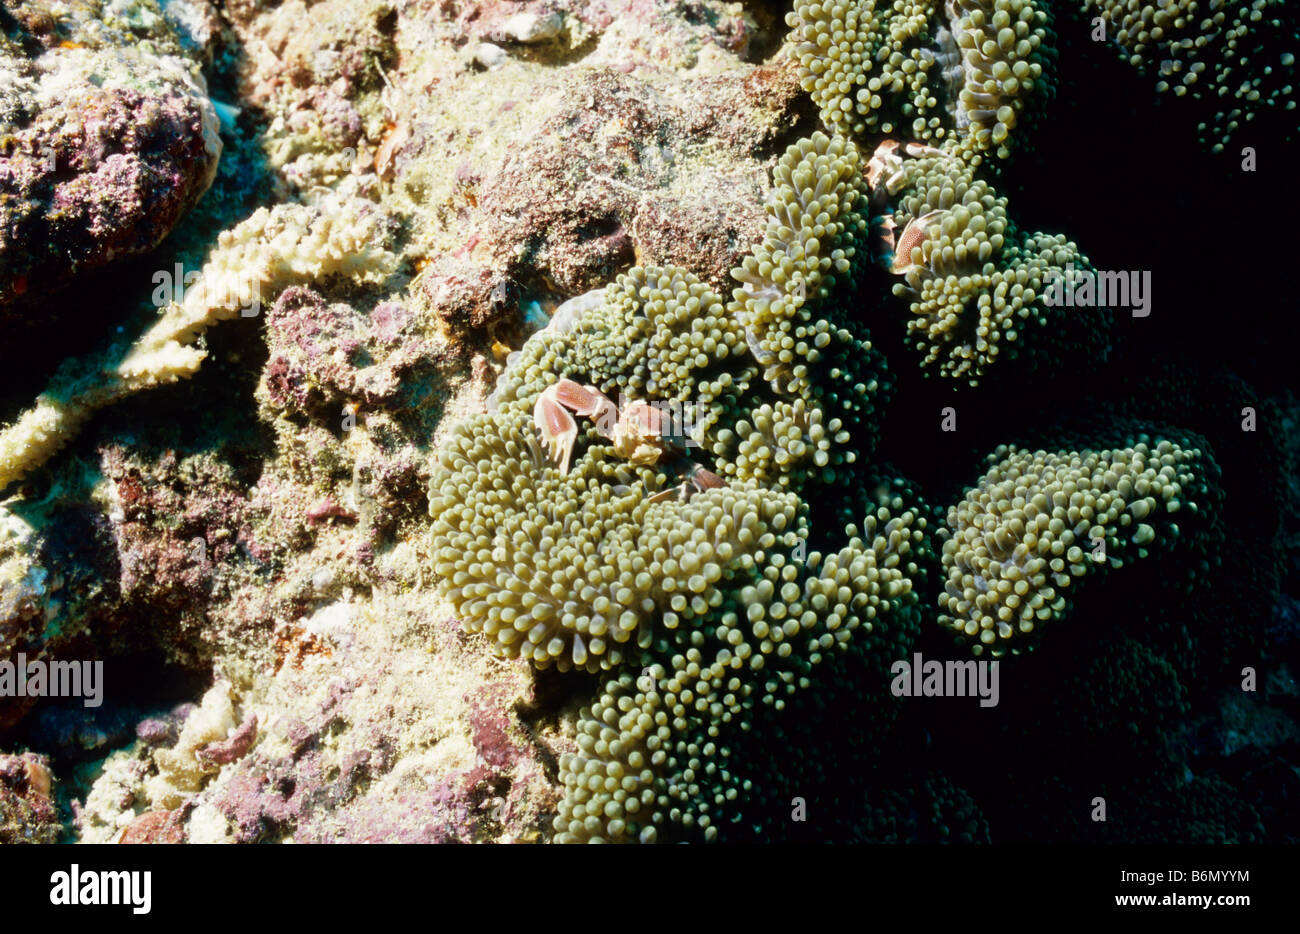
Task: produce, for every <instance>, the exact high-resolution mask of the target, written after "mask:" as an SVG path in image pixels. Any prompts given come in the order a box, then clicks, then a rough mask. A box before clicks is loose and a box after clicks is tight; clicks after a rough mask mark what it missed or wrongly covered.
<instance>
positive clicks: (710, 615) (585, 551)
mask: <svg viewBox="0 0 1300 934" xmlns="http://www.w3.org/2000/svg"><path fill="white" fill-rule="evenodd" d="M859 163H860V156H859V153H858V151H857V148H856V147H855V146H854V145H853V144H852V143H851V142H848V141H846V140H844V139H842V138H832V137H828V136H826V135H824V134H820V133H819V134H816V135H814V136H813V137H812V138H810V139H807V140H804V141H801V142H799V143H797V144H795V145H794V146H791V147H790V149H789V151H788V152H787V153H786V154H785V156H784V157H783V158H782V159H781V161H780V163H779V165H778V167H777V171H776V185H775V188H774V191H773V194H772V196H771V198H770V199H769V201H768V206H767V210H768V216H769V223H768V229H767V234H766V236H765V237H764V239H763V241H762V242H761V243H760V244H758V245H757V246H756V247H755V248H754V250H753V252H752V255H751V256H750V257H749V258H748V259H747V260H746V262H745V264H744V266H743V268H741V269H738V270H737V271H736V277H737V280H738V282H739V287H738V288H737V289H736V291H735V295H734V297H733V299H732V300H731V301H730V302H729V303H727V302H724V301H723V300H722V299H721V298H720V297H719V296H718V295H716V294H715V293H713V292H712V290H710V289H709V288H708V287H707V286H705V285H704V284H702V283H701V282H699V280H698V279H697V278H696V277H695V276H693V275H692V274H690V273H689V272H686V271H684V270H681V269H675V268H659V267H647V268H635V269H632V270H630V271H629V272H627V273H625V274H623V275H621V276H619V277H618V278H617V279H616V280H615V281H614V282H613V283H611V284H610V285H609V286H607V287H606V288H604V289H602V290H599V291H598V292H596V293H592V294H590V295H588V296H583V297H580V298H579V299H577V300H575V301H573V302H572V303H570V304H569V305H567V306H566V307H562V308H561V309H559V310H558V311H557V313H556V315H555V316H554V317H553V319H552V321H551V323H550V324H549V325H548V327H546V328H544V329H543V330H542V331H539V332H538V333H537V334H535V335H533V336H532V337H531V338H530V339H529V341H528V342H527V343H526V344H525V346H524V347H523V349H522V350H521V351H519V352H518V353H517V354H516V355H513V356H512V358H511V359H510V360H509V362H508V365H507V369H506V372H505V373H504V374H503V375H502V377H501V379H500V381H499V383H498V387H497V390H496V391H495V392H494V394H493V397H492V399H491V400H490V408H491V409H492V411H490V412H489V413H487V414H484V415H480V416H476V417H474V418H471V419H469V420H467V421H465V422H463V423H461V424H460V425H458V426H456V428H455V429H454V430H453V432H452V434H451V436H450V437H449V438H448V440H447V442H446V443H445V444H444V446H443V448H442V450H441V453H440V457H439V465H438V468H437V470H436V475H435V477H434V482H433V485H432V491H433V492H432V493H431V496H430V512H431V515H432V517H433V534H434V538H435V543H436V547H437V555H436V560H437V570H438V572H439V575H440V579H441V581H442V586H443V589H444V592H445V594H446V595H447V596H448V597H449V598H450V599H451V601H452V602H453V604H454V605H455V606H456V609H457V611H458V612H459V613H460V614H461V616H462V618H463V619H464V621H465V624H466V625H467V627H468V628H469V629H470V630H472V631H481V632H484V633H485V634H487V635H488V637H489V638H491V639H492V640H493V642H494V644H495V646H496V648H497V651H498V652H499V653H500V654H501V655H503V656H505V657H521V656H522V657H525V658H528V659H530V660H532V661H533V663H534V664H536V665H537V666H538V667H541V668H545V667H550V666H552V665H553V666H555V667H556V668H558V669H560V670H569V669H573V668H577V669H584V670H587V671H592V672H598V671H604V672H609V673H610V674H611V680H609V681H608V682H607V683H606V685H605V687H604V692H603V694H602V695H601V697H600V698H599V699H598V700H597V702H596V703H595V704H594V705H593V706H592V707H591V708H589V709H588V710H586V711H585V712H584V714H583V717H582V718H581V720H580V723H579V734H578V752H577V753H576V754H573V755H569V756H566V757H565V758H564V759H563V760H562V762H561V773H562V778H563V780H564V783H565V787H566V792H567V794H566V797H565V800H564V801H563V803H562V804H561V806H560V811H559V814H558V816H557V818H556V823H555V827H556V839H557V840H560V841H575V840H598V839H599V840H611V841H618V840H629V839H638V840H643V841H649V840H662V839H671V838H674V837H680V836H691V835H696V836H698V837H700V838H702V839H706V840H709V839H716V838H717V837H718V836H719V833H720V829H721V828H722V827H724V826H725V820H726V814H727V812H728V803H729V802H732V801H736V800H737V799H743V798H746V797H748V796H752V795H754V794H758V793H759V791H758V790H756V789H755V784H756V783H760V784H761V782H762V781H763V778H762V776H761V775H743V774H738V773H733V771H732V770H730V769H729V768H728V765H727V760H728V757H729V756H730V755H731V750H732V747H733V745H734V744H735V743H737V742H739V741H743V738H744V736H745V734H746V733H747V732H748V731H749V730H750V729H751V728H752V725H753V723H754V720H755V718H756V717H762V716H779V713H780V711H781V710H782V709H783V708H784V707H785V706H786V703H787V701H788V699H790V697H791V696H792V695H794V694H797V693H798V692H800V691H803V690H808V689H809V688H810V687H811V685H812V684H813V683H815V682H816V680H817V678H818V674H819V671H820V669H821V668H822V667H823V663H824V662H825V661H826V660H828V659H830V658H831V657H833V656H835V655H836V654H837V653H840V654H842V653H846V652H853V651H857V652H861V651H864V646H867V645H870V646H873V647H874V648H875V654H876V655H877V656H878V658H879V659H880V664H878V665H877V666H876V667H877V669H878V672H879V676H880V677H879V682H878V684H877V686H876V687H877V688H878V689H880V690H883V689H884V687H885V685H886V684H887V679H886V678H885V676H884V671H885V668H886V663H885V660H886V659H889V658H893V657H895V656H896V654H898V653H901V652H903V651H906V649H907V646H908V645H909V644H910V639H911V638H912V636H913V635H914V634H915V631H916V621H915V618H914V615H913V614H912V613H911V612H909V609H908V608H909V607H910V606H911V605H913V604H914V603H915V600H916V598H915V595H914V594H913V592H912V590H913V584H912V580H913V578H914V577H915V576H916V574H917V567H916V564H915V561H914V560H913V558H914V555H913V552H914V550H915V549H917V548H918V547H920V543H921V538H922V535H923V533H924V530H925V527H926V519H925V518H924V517H923V516H922V515H920V514H919V512H918V511H916V510H913V509H911V508H909V507H908V505H907V504H906V503H904V502H903V500H902V499H901V498H894V499H892V500H890V501H889V502H888V503H880V504H873V508H871V509H870V510H869V511H867V510H866V507H865V505H864V506H863V511H862V512H860V513H859V514H857V515H856V516H855V519H856V522H855V523H854V524H850V525H843V524H841V526H840V528H839V530H838V533H837V534H831V535H829V536H819V537H818V539H817V541H821V540H823V538H824V539H825V540H826V541H828V542H829V543H830V544H829V546H828V548H827V550H826V552H825V553H823V552H821V551H817V550H814V548H813V546H812V544H810V515H809V509H808V508H807V506H806V505H805V503H806V499H807V497H808V496H809V495H810V491H812V490H813V489H814V488H816V489H819V490H824V489H836V488H839V489H843V488H844V487H845V486H846V481H847V480H848V478H849V476H850V474H849V473H848V472H847V470H846V468H847V467H848V466H849V465H852V464H855V463H856V462H858V461H859V459H860V458H863V459H865V458H866V457H868V456H869V455H870V453H871V449H872V447H873V446H874V441H875V435H874V426H875V424H876V422H877V421H878V415H879V411H880V408H881V406H882V405H883V400H884V398H887V390H888V380H887V377H886V374H885V371H884V366H883V361H882V360H881V359H880V357H879V355H878V354H877V353H875V352H874V351H873V349H872V347H871V345H870V343H869V342H868V341H866V340H863V339H861V338H860V337H857V336H854V334H853V333H852V332H851V331H850V330H849V329H848V328H847V327H845V326H844V325H845V324H846V323H847V321H846V320H845V319H844V317H843V314H842V312H840V311H839V310H838V309H839V307H840V306H839V304H838V299H842V297H843V296H844V295H845V294H849V293H850V292H851V290H852V288H853V285H854V281H855V277H856V276H857V274H858V273H859V272H860V267H861V265H862V263H863V261H864V258H865V257H866V255H867V252H866V250H865V248H864V247H865V244H864V241H865V237H866V228H867V224H866V220H865V218H864V217H863V216H862V215H861V213H860V212H859V210H858V209H859V208H860V207H862V206H863V205H864V191H863V187H862V185H863V182H862V176H861V172H860V171H859V169H860V165H859ZM832 294H834V295H835V296H836V299H837V300H836V301H833V300H832ZM561 380H569V381H572V383H575V384H580V385H585V386H589V387H592V389H594V390H596V391H599V392H600V393H602V394H605V395H606V396H607V397H608V398H609V399H611V401H612V400H617V402H616V405H617V407H618V408H619V409H624V410H626V409H627V408H628V407H629V405H630V404H631V403H644V404H650V405H655V406H663V407H664V408H665V409H673V408H674V407H677V408H678V409H681V410H682V413H683V415H689V416H690V417H688V418H684V420H683V426H684V427H683V431H682V435H681V437H679V438H678V439H677V442H678V443H677V444H669V443H668V442H667V441H666V440H665V441H663V443H662V449H661V451H660V452H659V453H660V456H659V457H657V458H653V459H651V460H650V461H649V462H642V463H633V462H632V461H630V460H625V459H622V458H620V457H619V455H618V454H617V452H616V451H615V449H614V447H613V446H611V445H610V444H609V443H608V440H607V434H606V433H602V427H601V426H600V425H599V424H598V423H597V422H596V421H595V420H588V419H583V420H582V421H583V426H582V429H581V430H580V431H579V433H578V437H576V438H574V439H573V443H574V445H575V447H574V450H573V451H572V454H571V457H569V458H568V459H567V460H566V462H565V463H559V462H556V461H554V460H553V459H552V458H551V457H550V456H548V453H547V450H546V449H545V447H544V442H545V440H546V439H545V438H544V437H539V435H538V434H537V431H538V423H537V421H536V419H535V418H534V417H533V416H534V413H535V411H536V408H537V406H538V402H539V399H541V398H542V397H543V395H544V394H545V393H546V392H547V391H548V389H550V388H551V387H553V386H555V385H557V384H558V383H559V382H560V381H561ZM701 462H703V463H701ZM701 467H703V468H705V469H706V471H707V473H708V474H709V475H710V476H711V477H712V478H713V482H712V483H710V484H707V485H704V486H701V487H698V488H697V487H694V486H692V485H691V483H690V477H691V476H692V475H693V474H694V472H695V471H697V470H699V469H700V468H701ZM683 478H685V479H683ZM678 481H681V487H680V488H678V487H677V483H678ZM850 508H851V506H850V505H849V504H848V503H846V504H844V507H843V509H844V510H848V509H850ZM886 645H888V646H890V647H891V648H890V650H889V651H884V650H883V647H884V646H886Z"/></svg>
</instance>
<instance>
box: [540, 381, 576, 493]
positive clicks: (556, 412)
mask: <svg viewBox="0 0 1300 934" xmlns="http://www.w3.org/2000/svg"><path fill="white" fill-rule="evenodd" d="M574 385H577V384H576V383H575V384H574ZM533 424H534V425H536V426H537V433H538V434H540V435H541V436H542V444H543V446H544V447H545V449H546V454H547V456H548V457H550V459H551V460H552V461H553V462H554V463H555V465H556V466H557V467H559V468H560V473H566V474H567V473H568V472H569V459H570V458H571V457H573V445H574V442H576V441H577V440H578V423H577V422H575V421H574V420H573V416H572V415H570V414H569V413H568V411H567V410H566V409H565V408H564V406H562V405H561V404H560V403H559V402H558V401H556V398H555V386H551V387H549V388H547V389H546V390H545V391H543V392H542V394H541V395H540V396H538V397H537V403H536V404H535V405H534V406H533Z"/></svg>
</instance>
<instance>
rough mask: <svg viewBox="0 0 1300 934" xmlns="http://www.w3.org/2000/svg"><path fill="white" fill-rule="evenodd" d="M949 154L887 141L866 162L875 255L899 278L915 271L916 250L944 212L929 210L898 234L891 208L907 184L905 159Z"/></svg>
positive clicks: (915, 218)
mask: <svg viewBox="0 0 1300 934" xmlns="http://www.w3.org/2000/svg"><path fill="white" fill-rule="evenodd" d="M946 155H947V153H945V152H944V151H943V150H941V149H935V148H934V147H933V146H926V145H924V144H923V143H908V142H901V141H899V140H896V139H887V140H884V141H883V142H882V143H881V144H880V145H879V146H877V147H876V150H875V152H873V153H872V154H871V158H870V159H869V160H868V161H867V172H866V176H867V185H868V186H870V188H871V209H872V213H874V214H876V215H877V217H876V218H875V219H874V221H873V223H874V226H875V230H876V242H875V244H874V245H873V253H874V255H875V257H876V259H877V260H878V261H880V262H881V263H882V264H883V265H885V266H886V268H888V269H889V271H890V272H892V273H894V274H896V275H897V274H900V273H904V272H907V271H908V270H909V269H911V268H912V266H913V263H912V249H913V247H916V246H919V245H920V244H921V243H922V242H924V240H925V231H926V228H927V227H929V226H930V225H932V224H933V223H935V221H936V220H937V219H938V217H939V215H940V214H941V213H943V212H941V211H930V212H929V213H927V214H924V215H922V216H921V217H914V218H912V219H911V220H910V221H908V222H907V225H906V226H905V227H903V230H902V232H901V233H896V231H897V230H898V224H897V222H896V221H895V220H894V216H893V212H892V211H891V210H890V208H889V199H890V198H891V197H892V196H893V195H896V194H898V193H899V192H900V191H902V189H903V185H904V183H905V182H906V181H907V172H906V171H905V170H904V169H903V159H904V158H906V157H911V158H913V159H915V158H919V157H921V156H946Z"/></svg>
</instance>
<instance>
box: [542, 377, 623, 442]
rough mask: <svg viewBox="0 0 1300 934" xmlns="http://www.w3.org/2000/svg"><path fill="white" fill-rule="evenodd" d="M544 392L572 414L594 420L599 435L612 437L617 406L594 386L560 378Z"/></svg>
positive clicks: (616, 419) (616, 420)
mask: <svg viewBox="0 0 1300 934" xmlns="http://www.w3.org/2000/svg"><path fill="white" fill-rule="evenodd" d="M546 392H549V393H552V394H553V398H554V399H555V401H557V402H559V403H560V404H561V405H563V406H564V407H565V408H566V409H569V410H570V411H571V412H573V414H574V415H580V416H582V417H583V418H590V419H592V420H593V421H595V423H596V431H598V432H599V433H600V435H601V437H604V438H610V437H613V435H614V429H615V426H616V425H617V424H618V407H617V406H615V405H614V403H613V402H611V401H609V397H608V396H606V395H605V394H604V393H603V392H601V391H600V390H599V389H597V388H596V387H595V386H582V385H580V384H578V383H575V382H574V381H573V380H571V379H562V380H560V381H559V382H557V383H556V384H555V385H554V386H551V387H550V388H548V389H547V390H546Z"/></svg>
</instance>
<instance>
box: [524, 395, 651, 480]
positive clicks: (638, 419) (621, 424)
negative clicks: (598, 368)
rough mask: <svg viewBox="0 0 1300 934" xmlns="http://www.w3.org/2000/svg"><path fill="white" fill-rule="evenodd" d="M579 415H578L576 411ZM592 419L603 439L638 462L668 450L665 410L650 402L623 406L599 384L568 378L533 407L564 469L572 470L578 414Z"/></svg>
mask: <svg viewBox="0 0 1300 934" xmlns="http://www.w3.org/2000/svg"><path fill="white" fill-rule="evenodd" d="M570 413H573V414H570ZM574 415H578V416H581V417H583V418H590V419H592V420H593V421H594V422H595V423H596V431H597V433H599V434H600V436H601V437H602V438H607V439H609V440H610V441H612V442H614V453H615V454H617V455H618V456H619V457H621V458H623V459H624V460H628V461H631V462H632V463H633V464H637V465H638V466H642V467H648V466H650V465H652V464H656V463H658V461H659V458H660V456H662V454H663V452H664V441H663V431H662V413H661V412H660V411H659V409H656V408H655V407H654V406H652V405H650V404H649V403H648V402H641V401H639V400H638V401H636V402H633V403H631V404H630V405H627V406H625V407H624V409H623V411H622V412H621V413H620V412H619V410H618V406H616V405H615V404H614V403H613V402H611V401H610V399H609V397H608V396H606V395H605V394H604V393H603V392H601V391H600V390H599V389H597V388H596V387H595V386H583V385H582V384H581V383H577V382H574V381H573V380H571V379H562V380H560V381H559V382H557V383H555V384H553V385H551V386H548V387H547V388H546V389H545V390H543V392H542V394H541V395H540V396H538V397H537V403H536V404H535V405H534V406H533V422H534V423H535V424H536V425H537V430H538V432H539V433H540V434H541V436H542V442H543V443H544V444H545V445H546V449H547V454H548V455H549V456H550V458H551V460H552V461H554V462H555V464H556V466H558V467H559V468H560V470H561V471H562V472H563V473H568V472H569V462H570V460H571V459H572V457H573V445H574V443H575V442H576V441H577V440H578V423H577V422H576V421H574V419H573V416H574Z"/></svg>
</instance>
